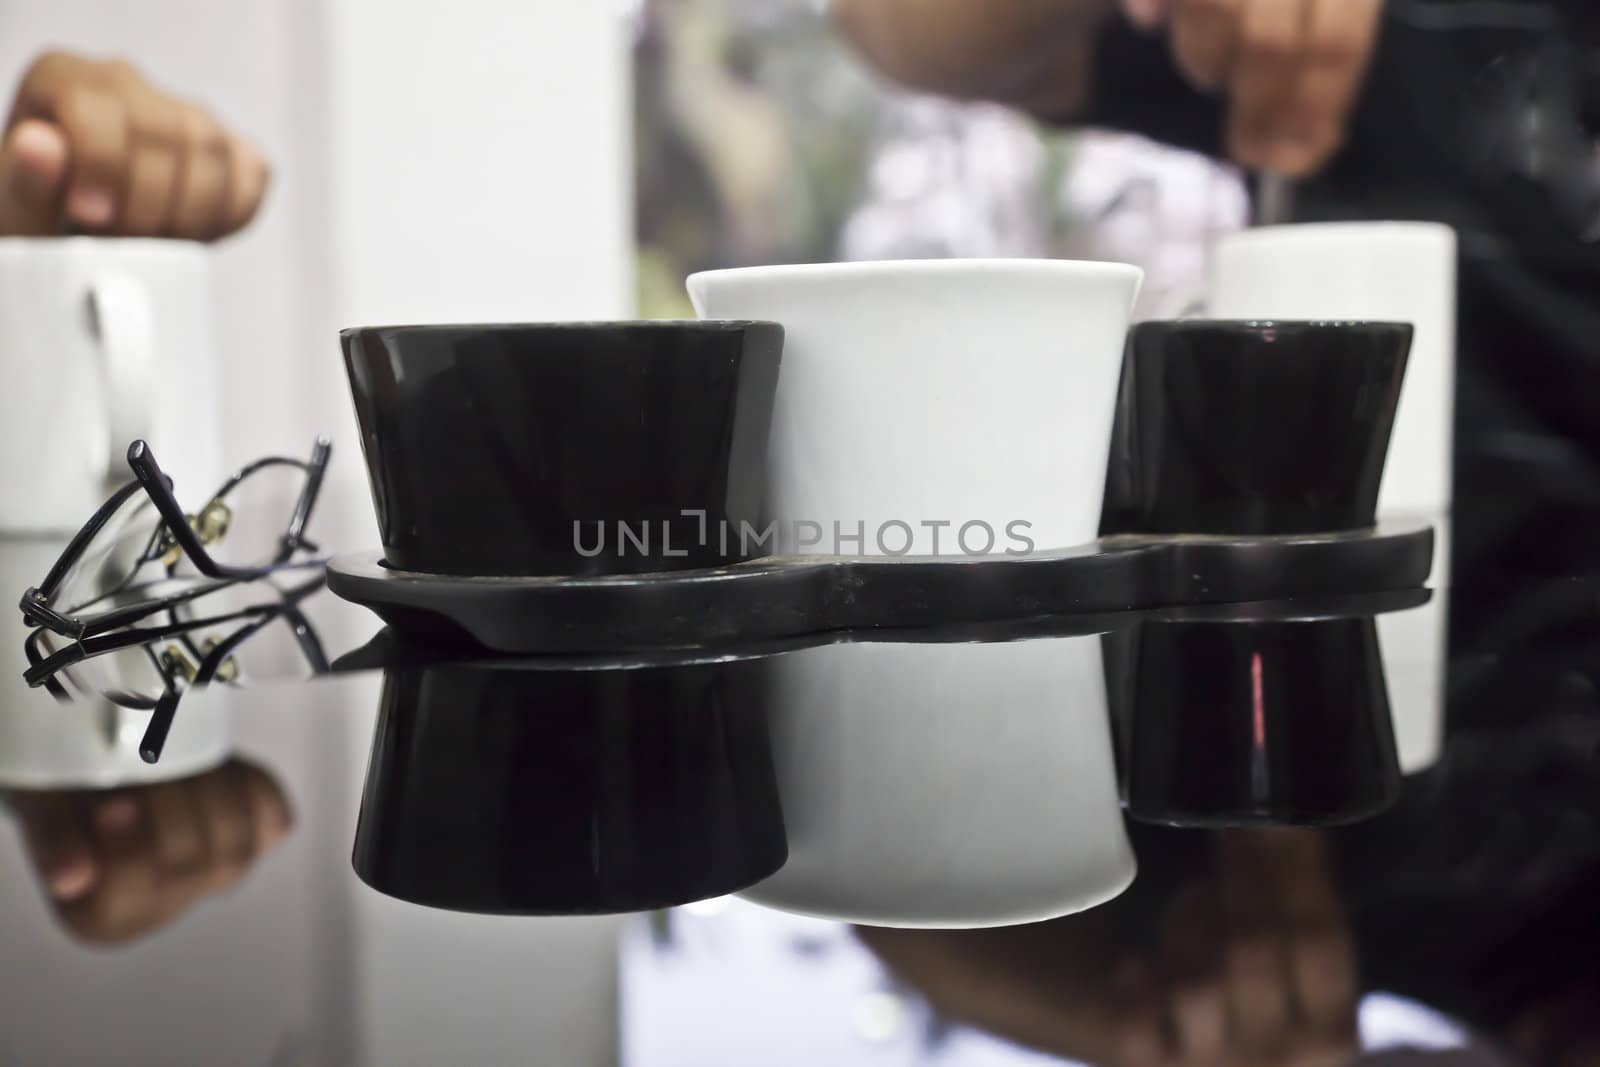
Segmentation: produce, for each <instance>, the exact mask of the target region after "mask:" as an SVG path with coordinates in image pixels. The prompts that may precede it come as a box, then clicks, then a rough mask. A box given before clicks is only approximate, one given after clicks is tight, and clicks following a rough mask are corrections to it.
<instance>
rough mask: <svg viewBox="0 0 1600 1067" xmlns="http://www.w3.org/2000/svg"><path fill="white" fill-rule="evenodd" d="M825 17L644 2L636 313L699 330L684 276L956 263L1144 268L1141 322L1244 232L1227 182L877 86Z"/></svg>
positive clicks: (1160, 152) (1200, 168)
mask: <svg viewBox="0 0 1600 1067" xmlns="http://www.w3.org/2000/svg"><path fill="white" fill-rule="evenodd" d="M826 8H827V4H826V0H640V2H639V3H637V4H635V5H634V8H633V10H632V11H631V13H630V14H629V28H630V33H631V34H632V38H633V42H634V44H633V53H634V70H633V73H634V81H633V99H634V119H633V121H634V137H635V145H636V170H635V180H636V182H637V192H636V204H637V214H636V222H635V226H636V233H637V235H638V261H637V269H638V299H639V308H640V311H641V312H642V313H643V314H644V315H646V316H649V317H675V316H689V317H692V315H693V313H692V310H691V309H690V308H689V305H688V301H687V299H686V298H685V296H684V293H683V279H684V277H685V275H687V274H690V273H693V272H694V271H697V270H707V269H713V268H717V267H738V266H749V265H754V264H763V263H804V262H819V261H820V262H829V261H835V260H854V259H920V258H937V257H949V256H1048V257H1065V258H1075V259H1111V260H1119V261H1122V262H1132V263H1137V264H1139V265H1140V266H1143V267H1144V268H1145V270H1146V273H1147V275H1148V280H1147V283H1146V286H1145V290H1144V293H1143V296H1142V297H1141V304H1140V311H1141V313H1143V315H1145V316H1149V315H1154V314H1158V313H1159V312H1160V311H1161V310H1163V309H1166V308H1168V307H1169V305H1171V304H1173V303H1174V302H1177V303H1180V304H1181V303H1182V302H1184V301H1185V299H1186V297H1188V296H1190V295H1192V294H1193V293H1195V292H1197V291H1198V288H1199V286H1200V284H1201V283H1202V281H1203V274H1204V249H1205V248H1206V246H1207V245H1208V244H1209V243H1210V242H1211V240H1213V239H1214V238H1215V237H1216V236H1217V235H1218V234H1220V233H1223V232H1227V231H1229V230H1232V229H1237V228H1239V227H1241V226H1242V225H1243V224H1244V222H1245V220H1246V212H1247V203H1246V196H1245V192H1244V187H1243V184H1242V182H1241V181H1240V178H1239V175H1238V174H1237V173H1236V172H1234V171H1233V170H1232V169H1231V168H1227V167H1223V166H1218V165H1216V164H1214V163H1212V162H1211V161H1209V160H1207V159H1205V158H1203V157H1200V156H1197V155H1192V154H1189V153H1185V152H1179V151H1175V150H1172V149H1168V148H1164V147H1160V146H1157V145H1155V144H1152V143H1151V142H1149V141H1146V140H1144V139H1142V138H1138V137H1131V136H1126V135H1121V134H1110V133H1100V132H1081V131H1078V132H1067V131H1062V130H1053V129H1049V128H1047V127H1043V126H1040V125H1039V124H1038V123H1035V122H1032V121H1030V120H1029V119H1027V118H1026V117H1024V116H1022V115H1021V114H1019V113H1018V112H1016V111H1014V110H1010V109H1006V108H1001V107H997V106H993V105H984V104H963V103H954V102H950V101H946V100H942V99H938V98H935V97H928V96H919V95H915V94H910V93H906V92H903V91H900V90H897V89H893V88H890V87H888V86H886V85H884V84H883V83H882V82H880V81H878V80H877V79H875V77H874V76H873V75H872V74H870V73H868V72H867V71H866V70H864V69H863V67H862V66H861V64H860V63H859V62H858V61H857V60H856V58H855V57H854V56H853V55H851V54H850V53H849V51H848V50H847V49H846V48H845V47H843V46H842V45H841V43H840V41H839V39H838V38H837V37H836V36H835V35H834V34H833V32H832V30H831V28H830V26H829V24H828V20H827V11H826Z"/></svg>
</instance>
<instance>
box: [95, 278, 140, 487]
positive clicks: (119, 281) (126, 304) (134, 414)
mask: <svg viewBox="0 0 1600 1067" xmlns="http://www.w3.org/2000/svg"><path fill="white" fill-rule="evenodd" d="M89 323H90V328H91V330H92V331H93V333H94V336H95V340H96V341H97V342H98V344H99V348H100V371H101V375H100V377H101V386H102V388H103V390H104V394H105V400H106V425H107V428H108V429H109V431H110V435H111V436H110V442H111V447H110V450H109V451H108V452H107V454H106V456H105V457H104V467H103V474H104V476H105V479H106V481H108V482H121V481H124V480H125V475H126V468H127V455H128V445H129V444H131V443H132V442H134V441H137V440H141V439H144V438H148V437H149V436H150V422H151V405H152V397H153V394H154V389H155V376H154V366H155V320H154V316H153V313H152V309H151V307H150V294H149V292H148V291H147V290H146V289H145V287H144V286H143V285H142V284H140V283H139V282H138V281H136V280H135V279H133V278H130V277H128V276H127V275H122V274H108V275H102V276H100V277H98V278H96V279H94V281H92V282H91V283H90V284H89Z"/></svg>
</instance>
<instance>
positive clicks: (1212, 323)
mask: <svg viewBox="0 0 1600 1067" xmlns="http://www.w3.org/2000/svg"><path fill="white" fill-rule="evenodd" d="M1133 329H1135V330H1144V329H1162V330H1246V331H1256V330H1294V331H1300V332H1305V331H1310V330H1379V331H1385V332H1388V331H1394V330H1415V329H1416V325H1415V324H1414V323H1410V322H1391V321H1387V320H1383V319H1149V320H1147V321H1145V322H1140V323H1135V324H1134V327H1133Z"/></svg>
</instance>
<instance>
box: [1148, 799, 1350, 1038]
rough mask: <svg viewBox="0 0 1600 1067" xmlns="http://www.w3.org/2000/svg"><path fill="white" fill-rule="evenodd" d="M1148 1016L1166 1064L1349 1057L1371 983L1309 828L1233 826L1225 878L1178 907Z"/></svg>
mask: <svg viewBox="0 0 1600 1067" xmlns="http://www.w3.org/2000/svg"><path fill="white" fill-rule="evenodd" d="M1147 988H1148V989H1149V990H1150V991H1152V992H1154V993H1155V994H1156V995H1157V996H1158V997H1159V998H1160V999H1161V1000H1163V1001H1164V1002H1165V1007H1164V1009H1163V1010H1161V1011H1159V1012H1157V1013H1154V1014H1153V1015H1149V1016H1147V1017H1148V1018H1151V1019H1153V1020H1154V1021H1156V1022H1158V1023H1159V1026H1154V1027H1152V1028H1151V1030H1150V1036H1151V1039H1152V1043H1154V1038H1155V1035H1156V1034H1157V1033H1160V1034H1164V1035H1166V1037H1165V1041H1164V1042H1162V1043H1163V1044H1165V1045H1166V1046H1167V1047H1166V1048H1165V1049H1164V1050H1162V1054H1161V1055H1159V1056H1158V1057H1156V1059H1155V1060H1154V1062H1159V1063H1164V1064H1181V1065H1189V1064H1195V1065H1198V1064H1227V1065H1229V1067H1246V1065H1255V1064H1261V1065H1263V1067H1265V1065H1268V1064H1271V1065H1285V1067H1299V1065H1305V1067H1319V1065H1323V1064H1326V1065H1329V1067H1335V1065H1339V1064H1344V1063H1348V1062H1349V1061H1350V1060H1351V1059H1353V1058H1354V1056H1355V1054H1356V1052H1357V1051H1358V1047H1359V1046H1358V1038H1357V1029H1356V1008H1357V1004H1358V1001H1359V995H1360V989H1359V985H1358V979H1357V975H1356V965H1355V958H1354V955H1353V952H1352V949H1351V941H1350V935H1349V933H1348V931H1347V929H1346V926H1345V921H1344V917H1343V915H1342V911H1341V908H1340V906H1339V903H1338V900H1337V898H1336V897H1335V895H1334V891H1333V886H1332V877H1331V872H1330V871H1329V869H1328V861H1327V856H1326V853H1325V846H1324V844H1323V840H1322V838H1321V836H1320V835H1318V834H1317V833H1315V832H1313V831H1307V830H1288V829H1274V830H1235V831H1227V832H1224V833H1223V834H1222V836H1221V837H1220V839H1219V841H1218V845H1217V853H1216V874H1215V876H1214V878H1213V879H1211V880H1210V881H1209V882H1207V883H1205V884H1202V885H1196V886H1193V887H1191V888H1190V889H1188V890H1185V891H1183V892H1182V893H1180V895H1179V896H1178V898H1177V900H1176V901H1175V902H1174V904H1173V906H1172V908H1171V909H1170V911H1169V913H1168V915H1167V919H1166V923H1165V928H1164V931H1163V936H1162V943H1161V953H1160V959H1159V960H1158V961H1157V963H1156V967H1155V975H1154V981H1153V982H1150V983H1148V985H1147Z"/></svg>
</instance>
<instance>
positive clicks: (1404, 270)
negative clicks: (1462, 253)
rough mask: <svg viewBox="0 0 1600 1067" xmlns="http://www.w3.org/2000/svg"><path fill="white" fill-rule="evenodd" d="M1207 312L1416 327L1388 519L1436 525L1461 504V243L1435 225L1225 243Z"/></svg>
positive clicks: (1387, 483) (1259, 236)
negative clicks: (1456, 459)
mask: <svg viewBox="0 0 1600 1067" xmlns="http://www.w3.org/2000/svg"><path fill="white" fill-rule="evenodd" d="M1207 313H1208V314H1209V315H1211V316H1213V317H1215V318H1219V319H1343V320H1367V321H1374V322H1409V323H1412V324H1413V325H1414V326H1415V327H1416V337H1415V339H1414V341H1413V342H1412V346H1411V359H1410V361H1409V363H1408V364H1407V366H1406V379H1405V384H1404V386H1403V388H1402V389H1401V393H1400V407H1399V410H1398V412H1397V413H1396V415H1395V424H1394V436H1393V438H1392V440H1391V443H1390V445H1389V461H1388V464H1387V466H1386V467H1385V468H1384V476H1383V486H1382V488H1381V489H1380V490H1379V494H1378V516H1379V517H1380V518H1390V519H1424V520H1431V519H1434V518H1436V517H1438V516H1442V515H1444V514H1447V513H1448V512H1449V510H1450V503H1451V470H1452V458H1451V442H1452V440H1453V430H1454V420H1455V377H1456V236H1455V231H1453V230H1451V229H1450V228H1449V227H1448V226H1441V225H1437V224H1434V223H1411V222H1378V223H1319V224H1312V225H1301V226H1265V227H1261V228H1259V229H1253V230H1244V231H1241V232H1239V233H1235V234H1230V235H1229V236H1227V237H1224V238H1222V240H1221V241H1220V242H1218V244H1217V248H1216V253H1215V260H1214V262H1213V265H1212V276H1211V291H1210V295H1209V299H1208V301H1207Z"/></svg>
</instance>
